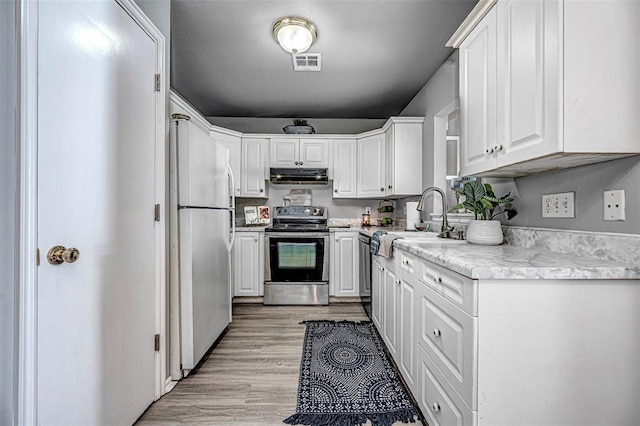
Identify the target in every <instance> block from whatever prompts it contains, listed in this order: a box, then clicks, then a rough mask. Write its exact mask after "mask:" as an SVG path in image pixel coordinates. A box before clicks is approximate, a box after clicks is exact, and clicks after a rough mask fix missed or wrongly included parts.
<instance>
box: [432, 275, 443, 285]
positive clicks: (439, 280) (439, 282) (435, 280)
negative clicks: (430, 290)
mask: <svg viewBox="0 0 640 426" xmlns="http://www.w3.org/2000/svg"><path fill="white" fill-rule="evenodd" d="M433 282H435V283H438V284H441V283H442V277H433Z"/></svg>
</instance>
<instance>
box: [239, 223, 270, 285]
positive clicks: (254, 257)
mask: <svg viewBox="0 0 640 426" xmlns="http://www.w3.org/2000/svg"><path fill="white" fill-rule="evenodd" d="M232 254H233V257H232V259H233V283H234V284H233V285H234V296H262V295H263V294H264V290H263V288H264V232H237V233H236V241H235V244H234V245H233V251H232Z"/></svg>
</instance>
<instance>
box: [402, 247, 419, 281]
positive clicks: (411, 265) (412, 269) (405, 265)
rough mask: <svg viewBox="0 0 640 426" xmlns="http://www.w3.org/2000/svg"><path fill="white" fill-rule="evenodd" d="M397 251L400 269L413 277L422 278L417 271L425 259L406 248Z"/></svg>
mask: <svg viewBox="0 0 640 426" xmlns="http://www.w3.org/2000/svg"><path fill="white" fill-rule="evenodd" d="M397 253H398V256H397V257H398V263H399V265H398V271H401V272H403V273H405V274H406V275H409V276H411V277H415V278H416V279H420V276H419V274H418V272H417V271H418V270H419V265H420V264H421V263H422V262H424V260H422V259H420V258H419V257H418V256H416V255H414V254H412V253H408V252H406V251H404V250H398V251H397Z"/></svg>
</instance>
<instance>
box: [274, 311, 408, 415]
mask: <svg viewBox="0 0 640 426" xmlns="http://www.w3.org/2000/svg"><path fill="white" fill-rule="evenodd" d="M304 323H305V324H306V325H307V329H306V332H305V336H304V346H303V350H302V362H301V365H300V381H299V383H298V404H297V408H296V414H294V415H293V416H291V417H289V418H287V419H286V420H284V422H285V423H287V424H291V425H317V426H320V425H322V426H324V425H326V426H329V425H331V426H355V425H363V424H365V423H366V422H367V420H370V421H371V424H372V425H373V426H390V425H391V424H393V423H394V422H398V421H400V422H403V423H410V422H411V423H414V422H415V419H416V417H417V416H418V414H417V412H416V409H415V407H414V406H413V404H412V403H411V399H410V398H409V396H408V395H407V392H406V391H405V389H404V387H403V386H402V383H401V382H400V379H399V378H398V376H397V375H396V372H395V371H394V368H393V366H392V365H391V363H390V362H389V360H388V359H387V356H386V354H385V352H384V349H383V345H382V342H381V341H380V338H379V337H378V334H377V332H376V330H375V328H374V327H375V326H374V325H373V324H372V323H371V322H370V321H363V322H352V321H340V322H334V321H305V322H304Z"/></svg>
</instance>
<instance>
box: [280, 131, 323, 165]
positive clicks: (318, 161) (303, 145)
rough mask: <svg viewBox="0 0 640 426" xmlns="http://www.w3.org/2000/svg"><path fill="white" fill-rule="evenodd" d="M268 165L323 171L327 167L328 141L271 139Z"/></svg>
mask: <svg viewBox="0 0 640 426" xmlns="http://www.w3.org/2000/svg"><path fill="white" fill-rule="evenodd" d="M270 165H271V167H284V168H287V167H303V168H309V169H325V168H327V167H329V141H328V140H327V139H316V138H308V139H303V138H301V139H297V138H272V139H271V162H270Z"/></svg>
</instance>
